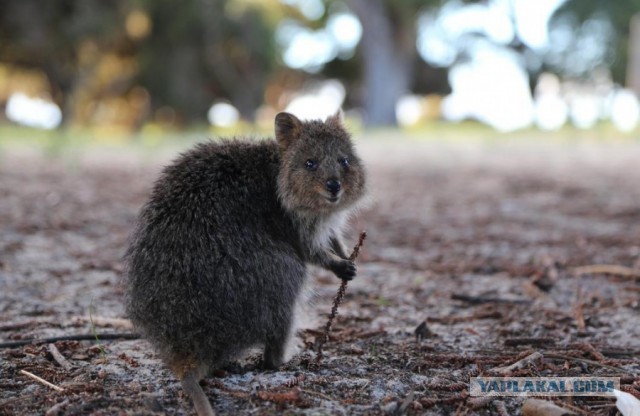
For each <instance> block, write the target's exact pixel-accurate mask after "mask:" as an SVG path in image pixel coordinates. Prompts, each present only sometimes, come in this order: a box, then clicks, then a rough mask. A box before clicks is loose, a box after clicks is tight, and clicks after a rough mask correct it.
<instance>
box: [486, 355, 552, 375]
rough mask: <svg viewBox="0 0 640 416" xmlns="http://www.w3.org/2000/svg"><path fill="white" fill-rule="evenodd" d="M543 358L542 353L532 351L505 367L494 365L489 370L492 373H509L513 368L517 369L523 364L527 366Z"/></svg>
mask: <svg viewBox="0 0 640 416" xmlns="http://www.w3.org/2000/svg"><path fill="white" fill-rule="evenodd" d="M542 358H543V355H542V354H540V353H539V352H537V351H536V352H534V353H533V354H531V355H527V356H526V357H524V358H523V359H522V360H520V361H517V362H515V363H513V364H511V365H509V366H506V367H496V368H492V369H491V370H489V371H491V372H493V373H500V374H502V375H508V374H510V373H511V372H512V371H514V370H519V369H521V368H523V367H525V366H527V365H528V364H531V363H534V362H536V361H538V360H541V359H542Z"/></svg>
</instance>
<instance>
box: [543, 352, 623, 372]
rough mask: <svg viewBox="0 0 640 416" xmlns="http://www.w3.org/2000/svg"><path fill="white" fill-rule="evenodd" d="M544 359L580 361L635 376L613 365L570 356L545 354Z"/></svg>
mask: <svg viewBox="0 0 640 416" xmlns="http://www.w3.org/2000/svg"><path fill="white" fill-rule="evenodd" d="M544 358H551V359H556V360H567V361H578V362H581V363H585V364H591V365H593V366H596V367H602V368H608V369H609V370H615V371H622V372H623V373H628V374H634V373H633V371H629V370H627V369H626V368H622V367H614V366H612V365H607V364H602V363H599V362H597V361H593V360H588V359H586V358H580V357H571V356H569V355H564V354H556V353H548V352H545V353H544Z"/></svg>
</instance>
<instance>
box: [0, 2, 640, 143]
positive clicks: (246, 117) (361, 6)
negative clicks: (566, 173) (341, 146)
mask: <svg viewBox="0 0 640 416" xmlns="http://www.w3.org/2000/svg"><path fill="white" fill-rule="evenodd" d="M639 11H640V1H638V0H616V1H602V0H484V1H462V0H402V1H390V0H346V1H340V0H185V1H181V2H175V1H168V0H153V1H152V0H147V1H145V0H136V1H123V0H120V1H109V2H104V1H100V0H84V1H74V0H57V1H47V2H41V1H37V0H3V1H2V2H1V3H0V128H1V129H2V130H0V132H2V131H4V134H3V136H7V135H9V132H12V134H13V135H15V128H16V127H17V126H22V127H30V128H35V129H45V130H51V129H57V130H58V131H65V132H67V133H68V132H69V131H76V132H78V131H83V132H87V131H88V132H90V135H91V136H105V137H119V136H123V135H125V136H126V135H129V136H130V135H132V134H133V135H139V134H157V133H162V132H167V131H172V132H175V131H179V130H182V129H185V128H188V129H208V128H213V129H214V130H215V129H223V130H224V129H229V128H231V129H234V131H242V130H246V129H256V128H257V129H270V126H271V124H272V120H273V116H274V115H275V114H276V113H277V112H278V111H282V110H288V111H291V112H293V113H295V114H297V115H298V116H300V117H305V118H314V117H323V116H326V115H327V114H330V113H332V112H335V111H336V110H337V109H338V108H343V109H344V110H345V111H346V114H347V118H348V120H350V121H351V123H352V125H353V126H364V127H389V126H391V127H395V126H399V127H401V128H420V127H425V126H430V125H431V126H433V125H434V123H438V125H440V124H444V123H460V122H467V123H468V124H472V125H478V126H480V125H486V126H489V127H490V128H491V129H495V130H496V131H499V132H512V131H516V130H521V129H536V130H540V131H556V130H559V129H563V128H565V129H567V128H569V129H578V130H587V129H592V128H601V130H600V131H602V129H605V130H604V131H606V132H607V133H608V134H627V135H628V134H634V133H635V132H636V129H637V125H638V118H639V114H640V110H639V108H640V107H639V104H638V94H639V93H640V17H638V16H637V13H638V12H639Z"/></svg>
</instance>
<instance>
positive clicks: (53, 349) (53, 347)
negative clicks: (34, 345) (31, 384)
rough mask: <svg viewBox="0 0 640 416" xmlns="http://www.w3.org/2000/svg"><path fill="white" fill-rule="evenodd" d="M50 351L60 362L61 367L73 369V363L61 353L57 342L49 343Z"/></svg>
mask: <svg viewBox="0 0 640 416" xmlns="http://www.w3.org/2000/svg"><path fill="white" fill-rule="evenodd" d="M49 352H50V353H51V356H53V359H54V360H56V362H57V363H58V364H60V367H62V368H64V369H65V370H67V371H69V370H71V363H70V362H69V361H67V359H66V358H64V356H63V355H62V354H61V353H60V351H59V350H58V348H57V347H56V344H49Z"/></svg>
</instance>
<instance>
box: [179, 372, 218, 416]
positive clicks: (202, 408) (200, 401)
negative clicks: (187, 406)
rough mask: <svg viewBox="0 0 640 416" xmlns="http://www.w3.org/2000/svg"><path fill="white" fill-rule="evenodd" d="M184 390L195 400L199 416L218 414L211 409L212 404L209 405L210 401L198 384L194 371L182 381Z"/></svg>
mask: <svg viewBox="0 0 640 416" xmlns="http://www.w3.org/2000/svg"><path fill="white" fill-rule="evenodd" d="M181 383H182V388H183V389H184V391H186V392H187V394H188V395H189V397H191V400H193V405H194V406H195V408H196V412H197V413H198V416H215V415H216V413H215V412H214V411H213V408H212V407H211V403H209V399H208V398H207V396H206V395H205V394H204V391H203V390H202V387H200V384H199V383H198V379H197V377H196V375H195V374H194V372H193V371H190V372H188V373H187V375H186V376H185V377H184V378H183V379H182V381H181Z"/></svg>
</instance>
